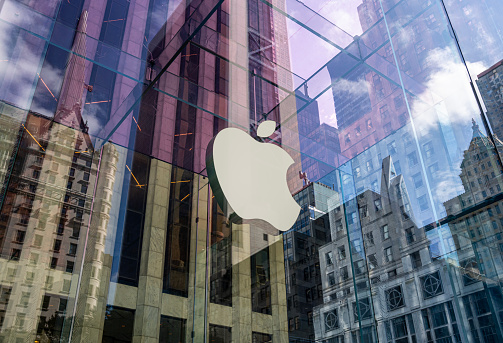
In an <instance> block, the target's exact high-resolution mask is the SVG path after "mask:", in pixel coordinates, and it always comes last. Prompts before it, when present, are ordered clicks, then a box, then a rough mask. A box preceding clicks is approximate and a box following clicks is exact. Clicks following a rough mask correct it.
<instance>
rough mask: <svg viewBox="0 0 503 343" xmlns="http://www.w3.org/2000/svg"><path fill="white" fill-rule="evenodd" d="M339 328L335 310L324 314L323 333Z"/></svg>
mask: <svg viewBox="0 0 503 343" xmlns="http://www.w3.org/2000/svg"><path fill="white" fill-rule="evenodd" d="M338 327H339V318H338V317H337V310H336V309H333V310H332V311H329V312H327V313H325V332H328V331H332V330H335V329H337V328H338Z"/></svg>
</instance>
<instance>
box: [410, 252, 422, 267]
mask: <svg viewBox="0 0 503 343" xmlns="http://www.w3.org/2000/svg"><path fill="white" fill-rule="evenodd" d="M410 263H411V265H412V268H414V269H416V268H419V267H421V266H422V263H421V254H420V253H419V251H415V252H413V253H411V254H410Z"/></svg>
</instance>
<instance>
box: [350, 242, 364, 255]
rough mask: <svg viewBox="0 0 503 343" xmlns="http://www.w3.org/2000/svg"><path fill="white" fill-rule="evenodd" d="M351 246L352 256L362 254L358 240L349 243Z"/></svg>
mask: <svg viewBox="0 0 503 343" xmlns="http://www.w3.org/2000/svg"><path fill="white" fill-rule="evenodd" d="M351 243H352V245H353V254H354V253H361V252H362V241H361V240H359V239H355V240H354V241H352V242H351Z"/></svg>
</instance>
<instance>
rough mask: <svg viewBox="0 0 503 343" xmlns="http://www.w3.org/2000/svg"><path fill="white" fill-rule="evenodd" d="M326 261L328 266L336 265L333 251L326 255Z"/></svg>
mask: <svg viewBox="0 0 503 343" xmlns="http://www.w3.org/2000/svg"><path fill="white" fill-rule="evenodd" d="M325 260H326V262H327V265H328V266H330V265H332V264H334V258H333V254H332V252H331V251H329V252H327V253H325Z"/></svg>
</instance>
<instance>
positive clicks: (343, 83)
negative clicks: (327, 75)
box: [333, 78, 370, 97]
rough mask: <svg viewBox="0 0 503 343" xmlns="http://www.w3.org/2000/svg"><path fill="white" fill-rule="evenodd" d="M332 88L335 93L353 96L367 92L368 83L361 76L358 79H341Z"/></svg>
mask: <svg viewBox="0 0 503 343" xmlns="http://www.w3.org/2000/svg"><path fill="white" fill-rule="evenodd" d="M333 88H334V90H335V92H336V93H345V94H344V95H347V96H349V97H355V96H361V95H362V94H364V93H368V92H369V89H370V84H369V83H368V82H367V80H365V79H363V78H362V79H359V80H358V81H351V80H347V79H341V80H340V81H339V82H337V83H336V84H335V85H334V87H333Z"/></svg>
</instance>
